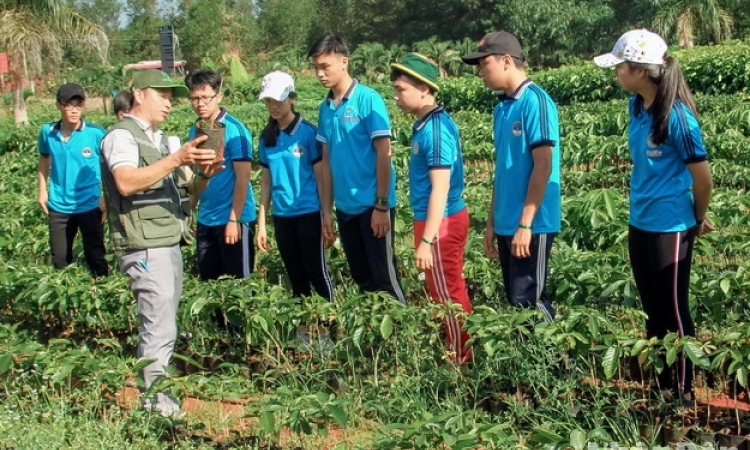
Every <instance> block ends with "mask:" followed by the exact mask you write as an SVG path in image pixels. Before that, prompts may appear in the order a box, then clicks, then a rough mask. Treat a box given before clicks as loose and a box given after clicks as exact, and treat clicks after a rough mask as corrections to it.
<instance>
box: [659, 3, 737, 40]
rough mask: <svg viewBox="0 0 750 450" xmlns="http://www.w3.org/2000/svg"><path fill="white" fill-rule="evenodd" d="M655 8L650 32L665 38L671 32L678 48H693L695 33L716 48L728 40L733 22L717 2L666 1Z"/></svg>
mask: <svg viewBox="0 0 750 450" xmlns="http://www.w3.org/2000/svg"><path fill="white" fill-rule="evenodd" d="M656 5H657V7H659V10H658V12H657V13H656V16H654V20H653V27H654V31H656V32H657V33H659V34H661V35H662V36H665V37H666V36H669V35H670V34H671V33H672V32H673V31H674V33H675V34H676V35H677V43H678V44H679V45H680V47H692V46H694V45H695V39H696V37H697V35H698V34H699V33H701V34H702V35H703V36H706V37H708V38H710V39H711V40H713V42H714V43H716V44H718V43H720V42H721V41H723V40H725V39H729V38H730V37H732V25H733V24H734V19H733V18H732V16H731V14H729V12H728V11H727V10H726V9H724V8H722V7H721V4H720V3H719V0H666V1H657V2H656Z"/></svg>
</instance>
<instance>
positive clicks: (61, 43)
mask: <svg viewBox="0 0 750 450" xmlns="http://www.w3.org/2000/svg"><path fill="white" fill-rule="evenodd" d="M68 39H70V40H75V41H78V42H81V43H82V44H83V45H84V46H85V47H87V48H89V49H91V50H94V51H95V53H96V54H97V55H98V57H99V59H100V60H101V62H102V63H105V62H106V60H107V49H108V48H109V40H108V39H107V35H106V34H105V33H104V30H102V28H101V27H99V26H98V25H95V24H93V23H91V22H90V21H88V20H86V19H84V18H83V17H82V16H80V15H79V14H78V13H76V12H75V11H73V10H72V9H70V8H69V7H67V6H66V5H65V3H64V2H63V1H62V0H0V47H4V48H5V50H6V51H7V52H8V59H9V62H10V81H11V86H12V89H13V118H14V120H15V123H16V124H21V123H28V122H29V117H28V114H27V112H26V103H25V102H24V98H23V86H24V85H25V84H26V81H27V80H26V76H27V74H26V70H27V69H28V70H32V71H40V70H41V69H42V65H44V67H57V66H59V65H60V64H61V62H62V57H63V49H64V47H65V40H68Z"/></svg>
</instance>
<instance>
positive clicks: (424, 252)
mask: <svg viewBox="0 0 750 450" xmlns="http://www.w3.org/2000/svg"><path fill="white" fill-rule="evenodd" d="M417 269H419V270H425V271H427V270H432V246H431V245H430V244H428V243H426V242H420V243H419V247H417Z"/></svg>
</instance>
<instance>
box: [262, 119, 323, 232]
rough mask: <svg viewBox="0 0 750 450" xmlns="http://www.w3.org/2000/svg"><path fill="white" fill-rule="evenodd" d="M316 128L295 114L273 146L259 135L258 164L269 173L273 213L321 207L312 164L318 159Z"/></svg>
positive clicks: (286, 214)
mask: <svg viewBox="0 0 750 450" xmlns="http://www.w3.org/2000/svg"><path fill="white" fill-rule="evenodd" d="M317 134H318V129H317V128H316V127H315V126H314V125H313V124H311V123H310V122H308V121H306V120H302V118H301V117H300V115H299V114H296V115H295V117H294V120H293V121H292V123H290V124H289V126H287V127H286V128H285V129H283V130H281V132H280V133H279V136H278V137H277V139H276V146H275V147H266V142H265V141H264V140H263V138H262V137H261V138H260V143H259V145H258V156H259V159H260V165H261V166H263V167H265V168H266V169H268V171H269V174H270V175H271V201H272V202H273V215H274V216H280V217H290V216H298V215H300V214H308V213H313V212H316V211H320V197H318V183H317V181H316V179H315V173H314V172H313V166H314V165H315V164H316V163H318V162H320V158H321V152H320V143H319V142H318V141H317V139H316V136H317Z"/></svg>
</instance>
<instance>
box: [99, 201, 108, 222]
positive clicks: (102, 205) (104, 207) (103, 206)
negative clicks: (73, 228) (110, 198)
mask: <svg viewBox="0 0 750 450" xmlns="http://www.w3.org/2000/svg"><path fill="white" fill-rule="evenodd" d="M99 211H101V212H102V223H104V222H106V221H107V202H106V201H105V200H104V196H101V197H99Z"/></svg>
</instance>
